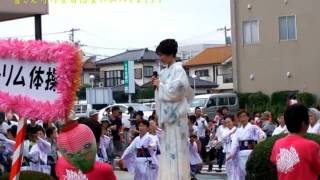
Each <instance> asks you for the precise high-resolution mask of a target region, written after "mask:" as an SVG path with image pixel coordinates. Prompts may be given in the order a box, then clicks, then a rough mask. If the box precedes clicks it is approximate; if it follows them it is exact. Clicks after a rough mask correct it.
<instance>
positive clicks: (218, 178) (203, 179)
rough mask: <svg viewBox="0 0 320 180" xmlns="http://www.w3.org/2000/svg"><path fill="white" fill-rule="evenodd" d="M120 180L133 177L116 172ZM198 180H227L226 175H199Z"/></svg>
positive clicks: (126, 173)
mask: <svg viewBox="0 0 320 180" xmlns="http://www.w3.org/2000/svg"><path fill="white" fill-rule="evenodd" d="M115 172H116V176H117V178H118V180H133V175H131V174H129V173H128V172H124V171H115ZM197 179H198V180H213V179H214V180H226V179H227V177H226V175H224V174H222V175H197Z"/></svg>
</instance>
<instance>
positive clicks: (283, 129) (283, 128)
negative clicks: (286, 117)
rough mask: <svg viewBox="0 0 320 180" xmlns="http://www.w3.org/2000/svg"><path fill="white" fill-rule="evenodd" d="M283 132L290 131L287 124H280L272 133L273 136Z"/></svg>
mask: <svg viewBox="0 0 320 180" xmlns="http://www.w3.org/2000/svg"><path fill="white" fill-rule="evenodd" d="M282 133H288V129H287V126H286V125H284V126H283V127H281V125H279V126H278V127H277V128H275V129H274V131H273V133H272V136H275V135H279V134H282Z"/></svg>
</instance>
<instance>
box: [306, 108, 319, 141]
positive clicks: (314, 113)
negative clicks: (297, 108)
mask: <svg viewBox="0 0 320 180" xmlns="http://www.w3.org/2000/svg"><path fill="white" fill-rule="evenodd" d="M307 133H311V134H318V135H320V112H319V111H318V110H317V109H315V108H309V128H308V130H307Z"/></svg>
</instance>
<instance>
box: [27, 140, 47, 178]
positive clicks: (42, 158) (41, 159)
mask: <svg viewBox="0 0 320 180" xmlns="http://www.w3.org/2000/svg"><path fill="white" fill-rule="evenodd" d="M29 149H30V150H29ZM50 151H51V144H50V143H49V142H48V141H46V140H43V139H41V138H39V139H38V140H37V143H36V144H34V145H33V146H32V147H31V148H30V141H29V140H27V141H24V147H23V155H24V156H25V157H27V158H29V159H30V160H31V161H32V162H30V167H23V168H22V170H32V171H39V172H43V173H47V174H50V171H51V167H50V166H48V165H47V161H48V153H49V152H50Z"/></svg>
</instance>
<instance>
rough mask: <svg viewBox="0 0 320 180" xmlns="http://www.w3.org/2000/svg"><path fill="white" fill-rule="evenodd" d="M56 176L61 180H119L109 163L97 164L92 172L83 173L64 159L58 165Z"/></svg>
mask: <svg viewBox="0 0 320 180" xmlns="http://www.w3.org/2000/svg"><path fill="white" fill-rule="evenodd" d="M56 175H57V176H58V178H59V180H73V179H77V180H86V179H87V180H117V178H116V176H115V174H114V173H113V170H112V167H111V166H110V165H109V164H107V163H101V162H96V163H95V164H94V168H93V169H92V170H91V171H89V172H86V173H82V172H81V171H79V170H77V169H76V168H75V167H74V166H72V164H70V163H69V162H68V161H66V160H65V159H64V158H63V157H60V158H59V159H58V161H57V163H56Z"/></svg>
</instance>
